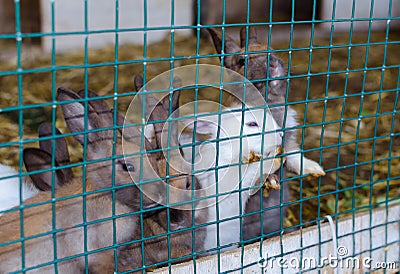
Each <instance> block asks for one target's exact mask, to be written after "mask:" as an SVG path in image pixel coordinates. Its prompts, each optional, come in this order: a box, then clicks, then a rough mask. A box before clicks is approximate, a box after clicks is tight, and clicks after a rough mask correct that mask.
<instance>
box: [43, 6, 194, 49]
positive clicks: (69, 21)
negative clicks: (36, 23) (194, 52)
mask: <svg viewBox="0 0 400 274" xmlns="http://www.w3.org/2000/svg"><path fill="white" fill-rule="evenodd" d="M52 2H54V23H53V22H52ZM115 2H116V1H115V0H88V2H87V3H88V4H87V16H85V7H84V5H85V4H84V0H55V1H54V0H53V1H52V0H41V14H42V32H45V33H51V32H52V24H54V32H56V33H59V32H61V33H63V32H84V31H85V17H86V18H87V30H88V31H89V32H90V31H100V30H107V31H111V32H109V33H99V34H97V33H96V34H90V35H85V34H79V35H70V34H68V35H55V36H54V37H55V39H56V52H61V51H67V50H72V49H83V47H84V44H85V38H88V45H89V47H102V46H105V45H107V44H112V45H114V44H115V42H116V40H115V38H116V35H115V32H112V31H115V29H116V6H115ZM144 2H145V0H119V9H118V12H119V15H118V28H119V29H122V32H120V33H119V35H118V36H119V37H118V42H119V43H124V42H130V43H135V44H143V42H144V38H143V37H144V36H143V31H133V30H130V31H125V30H126V29H129V28H143V27H145V24H144V15H145V13H144ZM146 2H147V27H170V26H171V25H172V24H171V2H172V0H147V1H146ZM174 13H175V16H174V25H175V26H188V25H191V23H192V1H188V0H175V1H174ZM169 32H170V30H162V31H160V30H156V31H154V30H151V31H148V32H147V43H151V42H156V41H160V40H162V39H163V38H164V37H165V35H166V34H167V33H169ZM175 33H177V34H183V35H188V34H190V30H187V29H186V30H176V31H175ZM52 40H53V39H52V36H47V37H44V38H43V48H44V49H45V50H46V51H51V49H52Z"/></svg>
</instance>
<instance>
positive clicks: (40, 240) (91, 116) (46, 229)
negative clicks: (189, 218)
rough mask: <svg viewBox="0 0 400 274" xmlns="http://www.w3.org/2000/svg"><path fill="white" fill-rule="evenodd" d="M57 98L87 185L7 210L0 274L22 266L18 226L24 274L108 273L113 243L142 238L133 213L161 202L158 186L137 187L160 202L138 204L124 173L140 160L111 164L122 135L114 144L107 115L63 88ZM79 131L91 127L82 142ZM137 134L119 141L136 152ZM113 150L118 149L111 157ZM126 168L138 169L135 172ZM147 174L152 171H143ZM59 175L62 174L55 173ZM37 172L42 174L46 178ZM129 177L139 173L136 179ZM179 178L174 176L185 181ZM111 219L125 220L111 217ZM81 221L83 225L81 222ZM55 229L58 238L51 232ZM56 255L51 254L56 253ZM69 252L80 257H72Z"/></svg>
mask: <svg viewBox="0 0 400 274" xmlns="http://www.w3.org/2000/svg"><path fill="white" fill-rule="evenodd" d="M58 101H59V102H62V104H61V107H62V110H63V114H64V118H65V121H66V123H67V126H68V128H69V130H70V131H71V132H73V133H75V134H77V135H75V138H76V139H77V140H78V141H79V142H80V143H81V144H84V143H86V148H87V150H86V152H87V153H86V160H87V161H88V163H87V164H86V173H85V175H86V176H85V179H86V180H84V181H83V180H82V178H73V179H72V180H71V181H70V182H69V183H68V184H64V185H63V186H61V187H59V188H58V189H57V190H56V191H55V193H54V196H53V195H52V193H51V192H50V191H44V192H41V193H39V194H38V195H36V196H35V197H33V198H30V199H29V200H27V204H32V205H33V204H34V206H32V207H27V208H25V209H24V214H23V217H22V218H21V215H20V212H19V211H13V212H7V213H5V214H4V215H3V216H1V217H0V231H1V232H2V233H0V243H10V244H8V245H5V246H3V247H2V248H1V250H0V272H1V273H4V272H12V271H18V270H19V269H21V268H22V262H21V260H22V246H21V243H20V237H21V233H22V231H20V229H21V227H22V228H23V229H24V231H23V235H24V237H25V239H24V240H23V241H24V254H25V256H24V267H25V268H28V269H29V273H54V271H55V269H54V268H55V267H57V268H58V271H59V272H60V273H80V272H82V271H84V270H85V268H86V267H87V268H88V269H89V272H91V273H110V272H113V271H114V270H115V268H116V265H115V261H114V254H115V253H114V252H115V250H116V251H117V254H118V252H119V250H120V249H121V248H117V247H113V245H114V244H122V243H125V242H128V241H131V240H133V239H135V238H137V237H138V235H139V234H140V230H139V228H140V226H139V217H138V215H137V214H132V212H135V211H138V210H141V209H148V208H152V207H155V206H158V205H159V202H161V201H162V200H163V199H164V195H165V188H164V189H163V188H162V186H163V184H154V185H153V184H149V186H146V185H144V186H143V188H154V189H151V190H152V191H154V192H156V193H159V201H153V200H151V199H149V198H147V197H146V195H142V199H140V195H141V194H140V192H139V189H138V188H137V186H136V185H135V184H132V178H131V175H130V173H129V172H128V171H129V170H130V171H132V172H133V173H139V168H138V167H139V161H140V159H139V157H128V158H126V159H123V158H116V159H114V160H112V158H111V157H112V156H113V155H122V151H121V149H122V147H121V139H122V136H121V134H120V132H119V130H117V131H116V134H118V135H119V138H117V139H116V143H114V136H113V134H114V132H113V130H111V129H110V128H111V127H112V121H111V120H110V119H107V117H109V116H107V115H102V114H100V113H97V112H96V111H95V110H94V109H93V107H92V106H91V105H90V104H88V105H87V108H85V105H84V103H83V102H82V101H83V98H82V97H80V96H79V95H78V94H76V93H74V92H72V91H70V90H68V89H65V88H59V89H58ZM85 116H86V117H87V118H88V119H87V120H86V121H85V119H84V117H85ZM85 129H89V130H92V131H91V132H90V133H88V134H87V135H86V138H87V142H85V141H84V135H83V134H82V132H83V131H84V130H85ZM137 131H138V130H137ZM129 133H130V134H129ZM139 133H140V132H136V130H135V129H132V130H131V131H130V132H128V133H126V134H127V136H125V137H124V138H127V140H126V141H128V142H130V144H131V145H132V146H133V147H136V148H137V151H138V152H140V142H138V140H137V138H136V137H137V135H138V134H139ZM113 145H115V148H116V153H115V154H114V153H113ZM39 158H40V157H38V158H37V159H38V161H39V160H40V159H39ZM150 158H151V161H154V162H156V160H157V159H155V157H150ZM132 167H137V168H136V171H133V170H132ZM46 168H51V166H48V167H46ZM113 169H114V170H115V173H113V172H112V170H113ZM147 169H151V167H150V166H148V167H147ZM147 169H144V171H143V179H145V180H152V179H157V178H154V173H148V172H147ZM59 172H60V170H56V171H55V173H59ZM42 174H43V175H44V176H46V173H42ZM112 174H113V175H114V182H115V185H116V186H118V190H116V191H115V192H116V193H115V196H116V197H117V198H118V199H117V200H114V199H112V196H113V195H112V193H111V191H110V189H109V188H110V187H111V186H112V185H111V182H112V177H111V176H112ZM135 176H138V174H134V177H135ZM184 177H185V176H182V178H180V179H185V178H184ZM60 178H61V177H60ZM84 192H85V196H84V200H83V197H82V193H84ZM54 199H56V200H54ZM121 201H122V202H121ZM84 209H85V210H84ZM83 212H84V213H85V214H84V215H83ZM113 214H115V215H117V216H120V215H124V216H120V218H117V219H115V220H113V219H112V218H111V217H112V216H113ZM21 221H22V222H23V223H21ZM84 222H86V224H85V225H82V224H83V223H84ZM54 229H56V230H54ZM115 229H116V231H115ZM54 232H57V234H53V233H54ZM54 235H56V237H54ZM115 236H116V237H115ZM12 241H15V243H13V242H12ZM79 243H81V244H79ZM83 243H86V245H85V246H84V245H83ZM55 248H56V249H55ZM55 250H56V251H57V254H54V251H55ZM85 250H86V251H88V252H89V254H87V255H85V256H86V258H87V260H85V256H83V254H84V252H85ZM74 255H81V256H78V257H72V258H71V257H70V256H74ZM55 258H57V259H58V260H59V261H58V262H57V264H56V265H53V264H51V262H52V261H53V260H54V259H55ZM49 263H50V264H49ZM35 267H36V268H35Z"/></svg>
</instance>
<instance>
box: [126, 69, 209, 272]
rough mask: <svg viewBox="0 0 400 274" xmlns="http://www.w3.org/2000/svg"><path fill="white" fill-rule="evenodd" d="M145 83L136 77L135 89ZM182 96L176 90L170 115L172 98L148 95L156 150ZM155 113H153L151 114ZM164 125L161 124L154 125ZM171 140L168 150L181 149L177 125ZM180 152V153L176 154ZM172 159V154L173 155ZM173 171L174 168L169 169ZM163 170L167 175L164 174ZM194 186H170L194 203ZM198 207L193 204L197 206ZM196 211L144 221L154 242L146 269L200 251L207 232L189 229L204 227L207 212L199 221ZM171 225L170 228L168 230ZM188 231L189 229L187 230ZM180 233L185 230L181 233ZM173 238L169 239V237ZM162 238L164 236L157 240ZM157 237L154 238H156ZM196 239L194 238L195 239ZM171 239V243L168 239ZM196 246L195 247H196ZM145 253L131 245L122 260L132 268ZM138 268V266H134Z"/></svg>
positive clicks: (163, 213)
mask: <svg viewBox="0 0 400 274" xmlns="http://www.w3.org/2000/svg"><path fill="white" fill-rule="evenodd" d="M142 85H143V79H142V77H141V76H136V77H135V88H136V90H137V91H139V90H140V89H141V88H142ZM178 87H180V81H179V79H174V88H178ZM179 96H180V91H179V90H175V91H174V93H173V96H172V103H171V107H172V108H171V111H169V105H170V102H169V96H166V97H165V98H164V99H163V100H161V101H159V100H157V99H156V98H155V97H154V96H152V95H151V94H147V95H146V101H147V102H146V106H147V109H146V110H149V111H148V113H147V115H148V116H149V122H151V125H152V127H153V128H154V131H155V138H154V140H153V144H154V145H155V146H157V147H161V146H162V145H161V141H162V140H161V139H162V138H161V135H162V130H163V126H164V122H162V121H166V120H167V119H168V117H169V113H171V114H172V113H173V114H174V116H175V117H177V116H179V114H178V111H179V110H178V108H179ZM150 110H153V111H150ZM155 121H161V122H158V123H157V122H155ZM171 130H172V132H171V139H170V144H169V146H172V147H175V146H176V147H178V145H179V144H178V132H177V131H178V129H177V126H176V124H175V125H174V124H173V125H172V127H171ZM175 152H179V151H175ZM171 155H172V152H171ZM160 158H161V159H164V160H165V157H164V156H163V155H162V153H161V154H160ZM170 168H171V167H170ZM159 170H160V174H163V172H165V166H162V167H161V168H160V169H159ZM163 170H164V171H163ZM193 182H194V184H193V185H191V184H186V185H183V184H177V183H176V182H171V183H170V184H171V185H172V186H173V187H176V188H177V189H183V190H187V192H186V195H187V197H186V198H183V197H180V198H178V199H177V200H181V201H184V200H185V201H191V200H193V199H194V198H196V197H193V198H192V197H191V190H192V188H193V189H194V190H197V191H198V190H199V189H200V185H199V183H198V181H197V180H196V179H194V180H193ZM195 205H196V203H195V204H194V206H195ZM193 213H194V210H179V209H174V208H166V209H163V210H159V211H157V212H155V213H154V214H153V215H151V216H149V217H148V218H145V219H144V236H145V237H152V236H153V237H152V239H149V240H145V241H144V255H145V258H144V262H145V264H146V265H150V264H156V263H158V264H159V265H160V264H166V263H167V262H168V261H169V260H171V259H172V260H173V261H174V262H177V261H182V260H183V259H181V257H182V256H187V255H190V254H192V253H193V252H195V251H197V250H201V249H202V246H203V241H204V233H205V230H204V229H195V234H192V232H193V230H194V229H190V227H192V226H193V225H196V224H200V223H203V222H204V220H205V219H206V218H207V211H206V210H199V211H196V215H195V216H196V217H195V216H194V214H193ZM168 221H169V224H170V226H169V227H168ZM188 228H189V229H188ZM180 229H183V231H181V230H180ZM167 234H170V235H169V236H166V235H167ZM157 235H162V236H157ZM154 236H155V237H154ZM193 237H194V238H193ZM168 238H169V239H168ZM193 243H194V244H195V245H193ZM168 253H169V255H168ZM141 255H142V250H141V248H140V243H138V244H133V245H131V246H130V247H129V248H128V249H127V250H125V251H124V252H123V255H122V258H121V260H123V261H124V262H125V263H126V264H127V265H129V264H130V262H131V261H132V258H137V257H140V258H141ZM190 258H191V257H187V259H190ZM135 267H137V266H135Z"/></svg>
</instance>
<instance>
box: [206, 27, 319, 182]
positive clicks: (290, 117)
mask: <svg viewBox="0 0 400 274" xmlns="http://www.w3.org/2000/svg"><path fill="white" fill-rule="evenodd" d="M207 30H208V31H209V33H210V34H211V37H212V40H213V42H214V45H215V48H216V50H217V52H218V54H221V52H222V40H223V37H222V33H221V32H220V31H219V30H217V29H213V28H209V29H207ZM240 37H241V46H240V47H239V46H238V45H237V44H236V43H235V41H234V40H233V39H232V38H230V37H229V36H227V35H225V40H224V46H225V48H224V49H223V52H224V53H225V54H233V53H237V54H234V55H229V56H225V57H224V66H225V67H226V68H228V69H231V70H233V71H236V72H238V73H240V74H242V75H244V67H245V65H246V61H247V75H244V76H245V77H246V78H247V79H248V80H250V81H252V80H258V79H264V78H265V77H266V75H267V70H268V71H269V74H268V75H269V77H271V78H276V77H282V76H285V75H286V71H285V68H284V64H283V61H282V60H281V59H279V58H278V57H277V56H275V55H274V54H266V53H258V54H250V55H248V56H247V60H246V58H245V56H244V55H243V54H241V53H244V52H245V51H246V28H242V30H241V33H240ZM247 46H248V47H247V50H248V51H260V50H266V46H263V45H261V44H259V43H258V41H257V34H256V32H255V29H254V28H252V27H250V28H249V33H248V45H247ZM268 57H269V65H267V64H266V63H267V61H268ZM254 85H255V86H256V87H257V89H258V90H259V91H260V93H261V94H262V95H263V97H264V99H265V100H266V101H267V102H268V104H269V105H274V104H284V103H285V102H286V100H285V99H286V81H285V80H284V79H279V80H278V79H277V80H271V81H269V85H268V92H267V95H266V81H258V82H254ZM249 96H251V94H250V95H249ZM250 100H251V99H250ZM271 113H272V115H273V117H274V119H275V120H276V121H277V123H278V126H279V127H281V128H292V127H295V126H297V122H296V119H295V117H296V111H295V110H293V109H292V108H290V107H287V116H286V123H285V125H284V124H283V120H284V116H285V107H284V106H282V107H272V108H271ZM285 132H286V133H285V143H284V148H285V150H286V153H287V154H288V155H287V158H286V168H287V169H288V170H289V171H293V172H295V173H296V174H298V175H300V174H301V172H302V173H304V174H311V175H313V176H316V177H319V176H323V175H325V172H324V170H323V168H322V167H321V166H320V165H319V164H318V163H316V162H315V161H313V160H310V159H308V158H305V157H304V156H302V155H301V154H300V148H299V145H298V144H297V141H296V131H295V130H293V129H292V130H287V131H285ZM295 152H298V153H295ZM301 163H303V166H302V167H301Z"/></svg>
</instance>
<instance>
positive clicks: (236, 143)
mask: <svg viewBox="0 0 400 274" xmlns="http://www.w3.org/2000/svg"><path fill="white" fill-rule="evenodd" d="M240 109H241V105H232V106H230V107H229V108H226V109H224V110H223V112H222V114H221V113H219V114H210V116H207V117H204V118H203V117H202V118H198V119H197V120H194V119H193V118H191V119H188V120H184V121H185V125H186V126H187V127H189V128H191V129H192V130H193V129H194V122H195V121H196V122H197V125H196V132H197V133H199V134H207V135H208V136H209V138H208V142H206V143H204V144H202V145H200V146H199V147H198V148H196V149H195V164H194V167H195V171H199V170H205V171H204V172H201V173H197V174H196V177H197V178H198V179H199V180H200V185H201V186H202V188H204V189H205V191H206V195H207V196H209V197H211V198H209V199H205V200H204V201H203V203H204V206H208V214H209V219H208V222H216V221H220V223H219V224H218V225H219V235H217V225H215V224H213V225H208V226H207V235H206V238H205V243H204V248H205V250H210V249H213V248H215V247H217V246H221V247H222V246H225V247H226V246H227V245H228V246H229V245H232V244H233V245H234V244H236V243H237V242H239V241H240V216H241V215H242V214H243V213H244V210H245V206H246V203H247V201H248V199H249V197H250V193H251V192H250V190H249V188H250V187H253V186H255V185H256V184H257V183H258V182H260V168H261V163H262V167H263V175H264V174H267V176H268V174H272V173H273V172H275V171H276V170H277V169H278V168H279V167H280V165H281V158H277V159H273V158H274V156H275V155H276V154H277V153H279V150H280V149H279V148H280V144H281V139H282V133H281V132H276V129H278V126H277V124H276V122H275V120H274V119H273V117H272V115H271V114H270V113H269V111H268V110H264V109H253V110H250V111H249V110H247V111H245V112H244V115H243V119H242V112H241V111H238V110H240ZM265 112H266V113H265ZM202 116H203V113H202ZM264 119H265V120H264ZM218 121H220V123H219V122H218ZM264 123H265V124H264ZM241 128H243V131H242V132H241ZM263 129H264V132H263V131H262V130H263ZM218 131H219V136H218V135H217V134H218ZM268 132H269V133H268ZM248 135H251V136H248ZM246 136H247V137H246ZM262 138H264V139H263V142H262ZM217 139H218V141H217ZM179 141H180V144H181V145H188V144H191V143H193V141H192V133H185V132H183V133H182V134H181V135H180V140H179ZM183 149H184V152H185V154H184V155H185V158H186V160H187V161H188V162H191V158H192V156H191V150H192V148H191V147H185V148H183ZM217 151H218V158H216V152H217ZM251 152H254V153H255V154H257V155H262V157H263V158H264V159H263V160H262V161H257V162H249V163H246V158H250V155H251ZM265 158H267V159H265ZM261 180H262V181H263V180H264V178H263V179H261ZM217 188H218V191H217ZM239 193H240V196H239ZM216 196H218V197H217V198H216ZM217 201H218V206H217V204H216V202H217ZM217 208H218V211H219V212H218V215H217ZM235 217H236V218H235ZM228 218H233V219H231V220H226V219H228ZM217 238H218V239H219V244H218V245H217ZM226 248H229V247H226ZM226 248H224V249H226Z"/></svg>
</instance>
